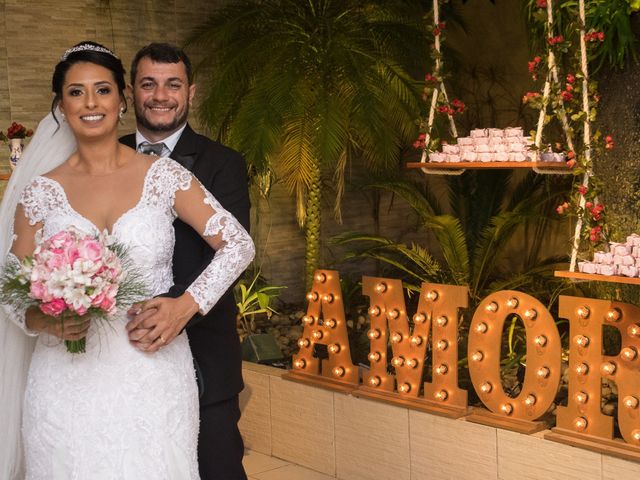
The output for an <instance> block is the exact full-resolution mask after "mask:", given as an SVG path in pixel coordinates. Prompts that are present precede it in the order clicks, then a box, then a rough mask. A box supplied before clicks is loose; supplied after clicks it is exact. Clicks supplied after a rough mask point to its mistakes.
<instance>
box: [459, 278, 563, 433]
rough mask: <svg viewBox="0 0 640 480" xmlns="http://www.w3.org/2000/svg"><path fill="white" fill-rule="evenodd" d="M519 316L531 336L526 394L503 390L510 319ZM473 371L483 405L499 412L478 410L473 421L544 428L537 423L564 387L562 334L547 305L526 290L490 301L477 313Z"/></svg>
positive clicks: (472, 342)
mask: <svg viewBox="0 0 640 480" xmlns="http://www.w3.org/2000/svg"><path fill="white" fill-rule="evenodd" d="M513 315H518V316H519V317H520V318H521V319H522V321H523V322H524V326H525V329H526V336H527V356H526V362H527V365H526V366H527V368H526V373H525V378H524V384H523V385H522V391H521V392H520V394H519V395H518V396H517V397H515V398H512V397H510V396H508V395H507V394H506V393H505V391H504V389H503V388H502V380H501V377H500V347H501V343H502V330H503V327H504V324H505V321H506V320H507V319H508V318H510V317H512V316H513ZM468 347H469V349H468V358H469V373H470V375H471V380H472V382H473V386H474V388H475V389H476V392H477V393H478V396H479V397H480V400H481V401H482V403H483V404H484V405H485V406H486V407H487V408H488V409H489V410H491V412H493V413H489V412H486V411H484V410H476V411H474V414H473V415H471V416H470V417H468V419H469V420H470V421H474V422H478V423H484V424H487V425H492V426H500V427H503V428H508V429H511V430H516V431H519V432H522V433H532V432H535V431H538V430H543V429H544V428H545V427H546V426H545V425H544V424H543V423H541V422H534V421H535V420H536V419H537V418H539V417H540V416H542V415H543V414H544V413H545V412H546V411H547V410H548V409H549V407H550V406H551V404H552V403H553V401H554V399H555V396H556V394H557V392H558V386H559V384H560V362H561V356H560V353H561V345H560V335H559V333H558V329H557V328H556V325H555V322H554V320H553V317H552V316H551V314H550V313H549V311H548V310H547V309H546V308H545V306H544V305H543V304H542V303H540V302H539V301H538V300H536V299H535V298H533V297H531V296H530V295H527V294H525V293H522V292H516V291H512V290H503V291H500V292H496V293H493V294H491V295H489V296H488V297H486V298H485V299H484V300H483V301H482V302H481V303H480V305H479V306H478V309H477V310H476V311H475V313H474V315H473V320H472V321H471V327H470V331H469V345H468Z"/></svg>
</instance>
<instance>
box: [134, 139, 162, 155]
mask: <svg viewBox="0 0 640 480" xmlns="http://www.w3.org/2000/svg"><path fill="white" fill-rule="evenodd" d="M165 148H167V146H166V145H165V144H164V143H163V142H160V143H149V142H142V143H141V144H140V145H138V151H139V152H141V153H146V154H147V155H155V156H156V157H160V156H162V153H163V152H164V150H165Z"/></svg>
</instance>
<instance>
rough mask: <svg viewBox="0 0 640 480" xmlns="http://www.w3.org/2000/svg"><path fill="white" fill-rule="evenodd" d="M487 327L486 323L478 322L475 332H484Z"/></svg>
mask: <svg viewBox="0 0 640 480" xmlns="http://www.w3.org/2000/svg"><path fill="white" fill-rule="evenodd" d="M488 328H489V327H487V324H486V323H484V322H480V323H479V324H478V325H476V333H486V331H487V329H488Z"/></svg>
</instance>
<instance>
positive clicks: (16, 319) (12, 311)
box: [0, 253, 38, 337]
mask: <svg viewBox="0 0 640 480" xmlns="http://www.w3.org/2000/svg"><path fill="white" fill-rule="evenodd" d="M9 266H15V267H19V266H20V260H19V259H18V257H16V256H15V255H14V254H13V253H9V254H7V257H6V259H5V268H6V267H9ZM0 308H2V312H3V313H4V315H5V316H6V317H7V318H8V319H10V320H11V321H12V322H13V323H15V324H16V325H18V326H19V327H20V328H21V329H22V330H23V331H24V332H25V333H26V334H27V335H29V336H31V337H37V336H38V332H34V331H32V330H29V329H28V328H27V323H26V312H27V308H28V307H27V305H17V304H3V305H0Z"/></svg>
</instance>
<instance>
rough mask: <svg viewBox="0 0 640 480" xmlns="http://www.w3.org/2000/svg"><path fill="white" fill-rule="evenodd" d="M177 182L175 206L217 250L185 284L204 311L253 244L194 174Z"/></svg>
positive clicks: (246, 262) (238, 270)
mask: <svg viewBox="0 0 640 480" xmlns="http://www.w3.org/2000/svg"><path fill="white" fill-rule="evenodd" d="M178 167H179V168H180V169H183V168H182V167H181V166H179V165H178ZM183 170H184V169H183ZM185 171H186V170H185ZM177 185H178V186H179V187H178V188H179V191H178V192H176V193H175V203H174V206H173V208H174V210H175V211H176V213H177V215H178V216H179V217H180V219H181V220H183V221H185V222H186V223H188V224H189V225H191V227H192V228H194V229H195V230H196V231H197V232H199V233H200V235H202V238H204V239H205V240H206V242H207V243H208V244H209V245H210V246H211V247H212V248H213V249H214V250H215V251H216V253H215V255H214V257H213V259H212V261H211V263H210V264H209V265H208V266H207V267H206V268H205V269H204V270H203V272H202V273H201V274H200V276H198V278H196V279H195V281H194V282H193V283H192V284H191V285H190V286H189V287H188V288H187V292H189V293H190V294H191V296H192V297H193V299H194V300H195V301H196V303H197V304H198V306H199V311H200V313H202V314H203V315H204V314H206V313H207V312H209V310H211V308H213V306H214V305H215V304H216V303H217V302H218V300H219V299H220V297H222V295H223V294H224V293H225V292H226V291H227V290H228V289H229V287H231V285H233V282H234V281H235V280H236V279H237V278H238V277H239V276H240V274H242V272H243V271H244V270H245V268H247V266H248V265H249V263H251V260H253V257H254V255H255V247H254V245H253V240H251V237H250V236H249V234H248V233H247V231H246V230H245V229H244V228H243V227H242V225H241V224H240V222H238V221H237V220H236V219H235V217H234V216H233V215H231V214H230V213H229V212H228V211H226V210H225V209H224V208H223V207H222V205H220V203H219V202H218V201H217V200H216V199H215V198H214V197H213V195H211V193H210V192H209V191H207V190H206V189H205V188H204V186H203V185H202V184H201V183H200V182H199V181H198V180H197V179H196V178H195V177H193V176H192V177H191V182H189V184H188V185H187V184H185V183H183V182H178V184H177ZM185 187H186V188H185Z"/></svg>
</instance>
